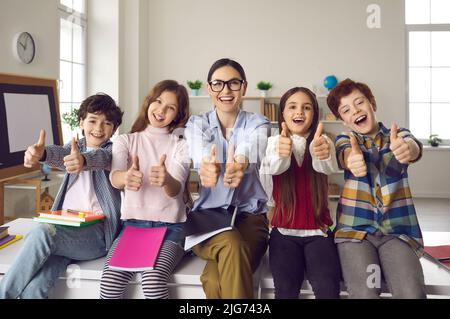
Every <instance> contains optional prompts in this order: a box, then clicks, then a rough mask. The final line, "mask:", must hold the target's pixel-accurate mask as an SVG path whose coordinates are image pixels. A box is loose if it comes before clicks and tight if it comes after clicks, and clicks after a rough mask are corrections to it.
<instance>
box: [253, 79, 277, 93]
mask: <svg viewBox="0 0 450 319" xmlns="http://www.w3.org/2000/svg"><path fill="white" fill-rule="evenodd" d="M272 86H273V85H272V83H270V82H264V81H260V82H258V83H257V84H256V87H257V88H258V90H263V91H268V90H270V89H271V88H272Z"/></svg>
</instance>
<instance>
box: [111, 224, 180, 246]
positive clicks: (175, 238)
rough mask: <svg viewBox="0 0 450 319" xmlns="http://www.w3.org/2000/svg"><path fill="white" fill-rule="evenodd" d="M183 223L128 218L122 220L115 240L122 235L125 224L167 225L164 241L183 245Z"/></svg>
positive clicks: (147, 226) (144, 226)
mask: <svg viewBox="0 0 450 319" xmlns="http://www.w3.org/2000/svg"><path fill="white" fill-rule="evenodd" d="M183 225H184V223H166V222H154V221H151V220H138V219H128V220H126V221H125V222H124V227H123V228H122V231H121V232H120V234H119V236H117V240H118V239H119V238H120V237H121V236H122V233H123V231H124V230H125V228H126V226H134V227H141V228H153V227H167V231H166V235H165V236H164V241H166V240H168V241H171V242H173V243H175V244H178V245H180V246H181V247H182V248H183V247H184V236H183Z"/></svg>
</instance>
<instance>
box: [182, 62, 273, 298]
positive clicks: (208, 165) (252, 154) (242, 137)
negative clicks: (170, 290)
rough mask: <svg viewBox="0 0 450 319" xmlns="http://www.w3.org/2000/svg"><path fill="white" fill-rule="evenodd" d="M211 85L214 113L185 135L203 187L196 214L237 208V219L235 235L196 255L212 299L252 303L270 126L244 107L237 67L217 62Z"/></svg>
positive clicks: (198, 118)
mask: <svg viewBox="0 0 450 319" xmlns="http://www.w3.org/2000/svg"><path fill="white" fill-rule="evenodd" d="M207 82H208V93H209V95H210V97H211V101H212V103H213V104H214V110H213V111H210V112H207V113H204V114H201V115H192V116H191V117H190V119H189V121H188V123H187V125H186V130H185V136H186V138H187V141H188V144H189V153H190V157H191V158H192V161H193V166H194V169H196V170H198V173H199V176H200V185H201V189H200V197H199V198H198V199H197V200H196V201H195V202H194V207H193V210H192V212H191V213H195V212H196V211H211V210H216V211H219V212H222V213H224V214H226V213H228V214H232V213H233V212H234V210H235V209H236V210H237V216H236V220H235V223H234V227H233V229H232V230H229V231H225V232H221V233H219V234H216V235H215V236H213V237H211V238H209V239H207V240H205V241H203V242H201V243H199V244H197V245H196V246H194V247H193V248H192V250H193V251H194V253H195V254H196V255H197V256H199V257H201V258H203V259H205V260H206V261H207V263H206V266H205V269H204V270H203V273H202V275H201V278H200V279H201V282H202V285H203V290H204V292H205V295H206V297H207V298H215V299H218V298H224V299H229V298H239V299H243V298H253V297H254V296H253V280H252V274H253V272H254V271H255V270H256V268H257V267H258V265H259V263H260V261H261V259H262V257H263V256H264V253H265V251H266V248H267V242H268V234H269V232H268V221H267V217H266V212H267V207H266V203H267V195H266V193H265V192H264V189H263V187H262V185H261V182H260V180H259V176H258V167H259V163H260V161H261V159H262V157H263V156H264V152H265V149H266V145H267V138H268V136H269V134H270V122H269V121H268V120H267V118H265V117H264V116H262V115H260V114H255V113H250V112H246V111H244V110H242V109H241V108H240V105H241V101H242V97H243V96H244V95H245V92H246V90H247V80H246V76H245V72H244V69H243V68H242V66H241V65H240V64H239V63H238V62H236V61H233V60H230V59H220V60H218V61H216V62H215V63H214V64H213V65H212V66H211V68H210V70H209V73H208V81H207ZM207 217H208V214H207V213H206V214H205V215H204V218H207ZM188 219H189V217H188Z"/></svg>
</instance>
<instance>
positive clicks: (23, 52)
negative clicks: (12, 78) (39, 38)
mask: <svg viewBox="0 0 450 319" xmlns="http://www.w3.org/2000/svg"><path fill="white" fill-rule="evenodd" d="M13 53H14V57H15V58H16V59H17V60H18V61H20V62H23V63H26V64H30V63H31V62H32V61H33V59H34V56H35V54H36V44H35V42H34V39H33V37H32V36H31V34H29V33H28V32H20V33H18V34H16V35H15V36H14V40H13Z"/></svg>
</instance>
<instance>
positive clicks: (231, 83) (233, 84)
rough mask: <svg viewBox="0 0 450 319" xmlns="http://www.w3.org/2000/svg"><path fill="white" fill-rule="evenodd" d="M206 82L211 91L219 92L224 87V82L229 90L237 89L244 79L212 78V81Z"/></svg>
mask: <svg viewBox="0 0 450 319" xmlns="http://www.w3.org/2000/svg"><path fill="white" fill-rule="evenodd" d="M208 83H209V86H210V87H211V90H212V91H213V92H221V91H222V90H223V88H224V87H225V84H226V85H227V86H228V88H229V89H230V90H231V91H239V90H240V89H241V87H242V84H244V83H245V80H241V79H231V80H228V81H222V80H214V81H209V82H208Z"/></svg>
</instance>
